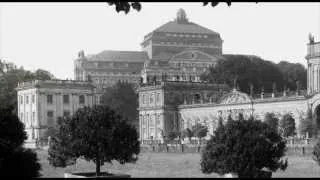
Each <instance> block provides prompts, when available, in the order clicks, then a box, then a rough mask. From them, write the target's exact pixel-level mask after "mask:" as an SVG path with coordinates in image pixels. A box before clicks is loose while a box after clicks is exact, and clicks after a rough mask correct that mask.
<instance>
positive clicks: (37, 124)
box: [16, 80, 101, 147]
mask: <svg viewBox="0 0 320 180" xmlns="http://www.w3.org/2000/svg"><path fill="white" fill-rule="evenodd" d="M16 90H17V97H18V116H19V118H20V120H21V121H22V122H23V123H24V124H25V130H26V132H27V135H28V139H27V140H26V146H27V147H35V146H36V144H37V143H36V142H37V141H39V140H43V138H46V132H47V130H48V128H50V127H52V126H54V124H55V123H56V121H57V118H58V117H62V116H70V115H72V114H73V113H75V112H76V111H77V109H79V108H81V107H84V106H92V105H93V104H98V103H99V99H98V98H99V96H100V95H101V94H99V93H95V87H94V86H93V85H92V84H91V83H89V82H86V81H72V80H34V81H30V82H22V83H19V84H18V87H17V88H16Z"/></svg>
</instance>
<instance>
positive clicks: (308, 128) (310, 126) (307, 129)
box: [299, 109, 314, 136]
mask: <svg viewBox="0 0 320 180" xmlns="http://www.w3.org/2000/svg"><path fill="white" fill-rule="evenodd" d="M299 130H300V133H301V134H303V135H306V133H308V134H309V135H310V136H312V133H313V132H314V123H313V117H312V110H311V109H308V111H307V117H306V118H301V121H300V126H299Z"/></svg>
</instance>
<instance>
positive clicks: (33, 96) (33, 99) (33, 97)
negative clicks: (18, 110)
mask: <svg viewBox="0 0 320 180" xmlns="http://www.w3.org/2000/svg"><path fill="white" fill-rule="evenodd" d="M34 102H35V95H32V104H34Z"/></svg>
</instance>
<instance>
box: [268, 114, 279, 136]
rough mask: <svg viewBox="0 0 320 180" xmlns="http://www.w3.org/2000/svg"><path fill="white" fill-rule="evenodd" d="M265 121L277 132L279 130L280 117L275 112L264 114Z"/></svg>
mask: <svg viewBox="0 0 320 180" xmlns="http://www.w3.org/2000/svg"><path fill="white" fill-rule="evenodd" d="M264 122H265V123H266V124H268V125H269V126H270V127H271V128H272V129H274V130H275V131H276V132H278V127H279V119H278V118H277V117H276V115H275V114H274V113H269V112H268V113H266V114H265V116H264Z"/></svg>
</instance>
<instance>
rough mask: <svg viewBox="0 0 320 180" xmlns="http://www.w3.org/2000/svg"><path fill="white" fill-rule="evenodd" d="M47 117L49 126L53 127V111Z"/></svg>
mask: <svg viewBox="0 0 320 180" xmlns="http://www.w3.org/2000/svg"><path fill="white" fill-rule="evenodd" d="M47 117H48V119H47V120H48V123H47V124H48V126H53V111H48V112H47Z"/></svg>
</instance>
